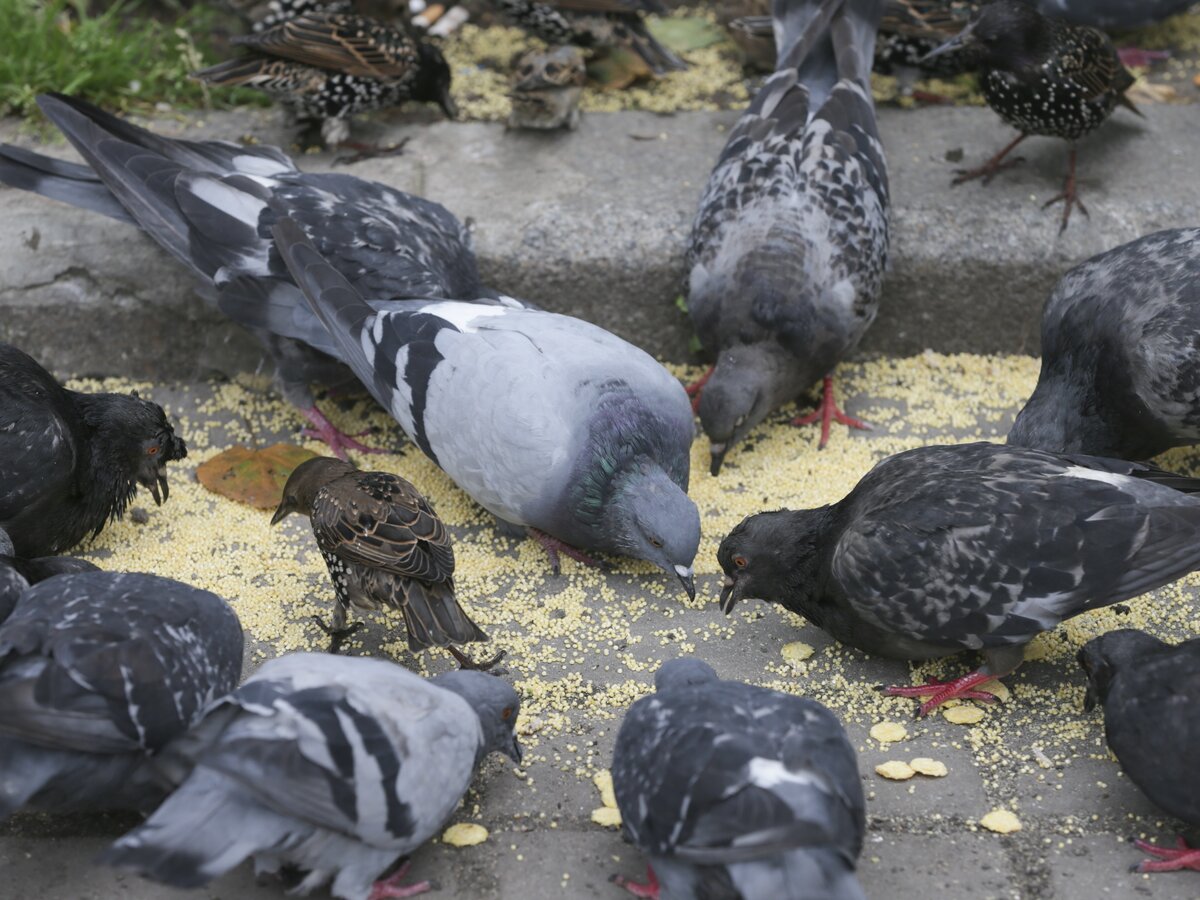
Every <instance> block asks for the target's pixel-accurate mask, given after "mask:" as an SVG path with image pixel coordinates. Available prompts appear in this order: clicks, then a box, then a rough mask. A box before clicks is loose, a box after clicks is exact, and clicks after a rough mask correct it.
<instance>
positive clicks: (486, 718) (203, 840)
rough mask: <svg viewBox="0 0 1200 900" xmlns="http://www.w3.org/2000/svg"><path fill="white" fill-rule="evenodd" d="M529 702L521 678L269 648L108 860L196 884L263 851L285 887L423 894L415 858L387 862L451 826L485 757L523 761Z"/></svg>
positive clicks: (263, 867)
mask: <svg viewBox="0 0 1200 900" xmlns="http://www.w3.org/2000/svg"><path fill="white" fill-rule="evenodd" d="M520 712H521V701H520V698H519V697H518V696H517V692H516V691H515V690H513V688H512V685H510V684H508V683H506V682H505V681H503V680H502V679H500V678H496V677H495V676H492V675H486V674H484V673H482V672H457V671H456V672H444V673H442V674H441V675H436V676H434V677H433V678H430V679H428V680H427V679H424V678H421V677H420V676H418V675H414V674H413V673H412V672H409V671H408V670H407V669H405V668H403V667H402V666H398V665H396V664H395V663H393V662H390V661H387V660H382V659H358V658H350V657H344V656H330V655H328V654H325V653H291V654H288V655H286V656H281V657H279V658H278V659H272V660H268V661H267V662H265V663H263V664H262V666H261V667H260V668H259V669H258V670H257V671H255V672H254V674H252V675H251V676H250V677H249V678H247V679H246V681H245V683H244V684H242V686H241V687H239V688H238V689H237V690H235V691H233V693H231V694H229V695H228V696H227V697H224V698H222V700H221V701H220V702H219V703H218V704H216V705H215V706H214V707H213V708H212V710H211V711H210V713H209V714H208V715H207V716H206V717H205V718H204V719H203V720H202V721H201V722H200V723H199V724H197V725H196V727H195V728H193V729H192V732H191V733H190V734H189V735H188V738H187V740H186V741H181V742H180V743H179V745H178V746H177V747H176V748H173V751H172V752H171V754H170V757H171V760H172V762H175V761H178V764H179V765H178V768H179V769H180V770H181V776H182V777H181V783H180V784H179V786H178V788H176V790H175V792H174V793H172V794H171V796H170V797H168V798H167V799H166V801H165V802H164V803H163V804H162V806H160V807H159V808H158V809H157V810H155V812H154V814H153V815H151V816H150V817H149V818H148V819H147V820H146V821H145V822H144V823H143V824H141V825H139V826H138V827H137V828H135V829H134V830H133V831H131V832H130V833H129V834H127V835H125V836H124V837H122V838H120V839H119V840H118V841H116V843H114V844H113V845H112V847H110V848H109V849H108V850H107V851H105V853H104V854H103V855H102V856H101V858H100V861H101V862H103V863H106V864H108V865H111V866H117V867H119V868H123V869H132V870H134V871H136V872H139V873H140V874H142V875H144V876H146V877H147V878H152V879H154V880H155V881H158V882H160V883H163V884H168V885H172V886H174V887H180V888H195V887H200V886H201V885H204V884H207V883H208V882H209V881H211V880H213V879H214V878H218V877H220V876H221V875H223V874H225V873H226V872H228V871H230V870H231V869H233V868H234V867H235V866H237V865H239V864H240V863H241V862H242V861H243V860H244V859H246V858H248V857H254V868H255V871H256V872H259V873H270V874H276V875H288V874H291V875H294V876H296V877H295V881H296V882H298V883H294V884H292V885H291V886H290V887H291V889H290V890H289V891H288V893H289V894H292V895H295V894H301V895H306V894H309V893H311V892H312V891H313V889H314V888H319V887H321V886H322V885H325V884H327V883H328V884H329V894H330V895H332V896H333V897H339V898H342V900H388V898H403V897H412V896H415V895H417V894H420V893H423V892H424V891H428V890H430V888H431V885H430V884H429V883H428V882H422V883H419V884H403V883H402V879H403V878H404V877H405V875H406V872H407V869H408V864H407V862H404V863H402V864H401V866H400V867H399V869H398V870H397V871H395V872H394V873H393V874H390V875H387V874H386V873H387V872H388V870H389V869H392V868H394V867H395V864H396V862H397V860H403V859H404V858H405V857H407V856H408V855H409V854H411V853H413V852H415V851H416V850H417V848H419V847H420V846H421V845H422V844H424V843H425V842H426V841H428V840H429V839H430V838H432V837H433V836H434V835H435V834H437V833H438V832H439V831H440V830H441V829H442V827H443V826H444V825H445V823H446V820H447V819H449V818H450V816H451V815H452V814H453V813H454V811H455V810H456V809H457V808H458V805H459V802H460V801H461V799H462V797H463V795H464V794H466V792H467V788H469V787H470V786H471V780H472V779H473V778H474V776H475V772H476V770H477V769H478V767H479V765H480V763H482V762H483V760H484V758H485V757H487V756H488V755H489V754H491V753H503V754H504V755H505V756H507V757H508V758H509V759H511V760H512V761H513V762H514V763H516V764H518V765H519V764H520V762H521V745H520V743H519V742H518V740H517V736H516V735H515V734H514V733H513V729H514V726H515V725H516V722H517V718H518V716H519V715H520ZM385 875H386V877H383V876H385ZM377 878H378V879H380V880H378V881H376V880H375V879H377ZM222 893H225V892H222ZM226 896H228V894H226ZM460 896H472V894H471V893H470V892H466V893H461V894H460Z"/></svg>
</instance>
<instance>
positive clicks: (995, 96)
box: [926, 0, 1141, 233]
mask: <svg viewBox="0 0 1200 900" xmlns="http://www.w3.org/2000/svg"><path fill="white" fill-rule="evenodd" d="M964 52H967V53H970V54H972V56H973V58H974V59H975V60H976V62H977V65H978V71H979V76H980V87H981V89H982V91H983V96H984V99H985V100H986V101H987V104H988V106H990V107H991V108H992V109H993V110H994V111H995V112H996V113H997V114H998V115H999V116H1000V118H1002V119H1003V120H1004V121H1005V122H1006V123H1008V124H1009V125H1011V126H1012V127H1013V128H1016V129H1017V130H1018V131H1020V134H1019V135H1017V137H1016V139H1015V140H1013V141H1012V142H1011V143H1009V144H1008V145H1007V146H1006V147H1004V148H1003V149H1002V150H1001V151H1000V152H999V153H997V154H996V155H995V156H993V157H992V158H991V159H989V160H988V161H987V162H986V163H984V164H983V165H982V166H979V167H978V168H975V169H961V170H959V172H958V174H957V177H955V179H954V184H962V183H963V182H966V181H970V180H972V179H974V178H982V179H983V183H984V184H987V183H988V182H989V181H990V180H991V179H992V177H993V176H994V175H995V174H996V173H997V172H999V171H1001V170H1003V169H1006V168H1009V167H1011V166H1013V165H1015V164H1016V163H1017V162H1019V161H1020V157H1017V158H1016V159H1013V160H1010V161H1008V162H1003V160H1004V158H1005V157H1006V156H1007V155H1008V154H1009V153H1010V152H1011V151H1012V150H1013V148H1015V147H1016V146H1017V145H1018V144H1019V143H1021V141H1023V140H1025V138H1027V137H1029V136H1030V135H1031V134H1040V135H1047V136H1050V137H1057V138H1062V139H1063V140H1065V141H1068V142H1069V143H1070V151H1069V152H1068V156H1067V176H1066V179H1065V180H1064V181H1063V189H1062V193H1060V194H1058V195H1057V196H1055V197H1052V198H1051V199H1050V200H1048V201H1046V203H1045V204H1043V206H1051V205H1052V204H1054V203H1058V202H1059V201H1062V203H1063V217H1062V224H1061V226H1060V227H1059V233H1062V232H1063V231H1065V230H1066V227H1067V223H1068V222H1069V221H1070V218H1071V210H1072V209H1074V208H1075V207H1079V209H1080V211H1082V212H1083V214H1084V215H1087V214H1088V211H1087V207H1085V206H1084V205H1083V203H1082V202H1080V200H1079V192H1078V188H1077V186H1076V183H1075V141H1077V140H1078V139H1079V138H1081V137H1083V136H1084V135H1086V134H1088V133H1090V132H1092V131H1094V130H1095V129H1096V128H1098V127H1099V126H1100V125H1101V124H1102V123H1103V122H1104V120H1105V119H1107V118H1108V117H1109V115H1111V114H1112V111H1113V110H1114V109H1115V108H1116V107H1117V105H1118V104H1120V105H1122V106H1125V107H1127V108H1128V109H1130V110H1132V111H1133V112H1135V113H1137V114H1138V115H1141V113H1138V110H1137V107H1136V106H1134V105H1133V102H1132V101H1131V100H1129V98H1128V97H1126V96H1125V92H1126V91H1127V90H1129V88H1130V87H1132V86H1133V82H1134V78H1133V75H1131V74H1130V72H1129V70H1128V69H1126V68H1125V66H1124V65H1122V63H1121V60H1120V57H1119V56H1118V55H1117V51H1116V48H1114V47H1113V44H1112V41H1111V40H1110V39H1109V37H1108V35H1106V34H1105V33H1104V32H1102V31H1099V30H1098V29H1095V28H1089V27H1086V26H1081V25H1070V24H1068V23H1066V22H1063V21H1061V20H1058V19H1048V18H1046V17H1045V16H1043V15H1042V14H1041V13H1039V12H1038V11H1037V10H1036V9H1035V8H1034V7H1032V6H1030V5H1029V4H1028V3H1025V2H1023V0H993V2H991V3H987V4H984V5H983V6H981V7H980V8H979V10H978V11H977V12H976V13H975V15H973V16H972V17H971V19H970V21H969V22H968V23H967V25H966V27H964V28H963V30H962V31H961V32H959V34H958V35H957V36H955V37H953V38H951V39H950V40H949V41H947V42H946V43H945V44H943V45H942V46H941V47H939V48H937V49H936V50H934V51H933V52H932V53H930V54H929V56H928V57H926V59H927V60H928V59H932V58H934V57H937V56H939V55H942V54H945V53H955V54H961V53H964Z"/></svg>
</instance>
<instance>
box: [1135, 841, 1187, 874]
mask: <svg viewBox="0 0 1200 900" xmlns="http://www.w3.org/2000/svg"><path fill="white" fill-rule="evenodd" d="M1133 846H1135V847H1137V848H1138V849H1139V850H1141V851H1142V852H1144V853H1149V854H1150V855H1151V856H1153V857H1155V859H1147V860H1145V861H1143V862H1142V863H1141V864H1140V865H1137V866H1134V867H1133V871H1135V872H1178V871H1179V870H1180V869H1195V870H1196V871H1197V872H1200V848H1195V847H1189V846H1188V845H1187V841H1185V840H1184V839H1183V838H1179V839H1178V840H1177V841H1176V842H1175V849H1173V850H1172V849H1170V848H1167V847H1160V846H1158V844H1148V843H1146V842H1145V841H1134V842H1133Z"/></svg>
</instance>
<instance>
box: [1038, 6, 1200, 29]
mask: <svg viewBox="0 0 1200 900" xmlns="http://www.w3.org/2000/svg"><path fill="white" fill-rule="evenodd" d="M1195 2H1196V0H1038V8H1039V9H1040V10H1041V11H1042V13H1043V14H1044V15H1047V16H1053V17H1055V18H1060V19H1066V20H1067V21H1068V22H1073V23H1074V24H1076V25H1091V26H1093V27H1095V28H1141V27H1142V26H1144V25H1152V24H1154V23H1155V22H1161V21H1162V20H1163V19H1166V18H1168V17H1170V16H1175V15H1178V14H1179V13H1183V12H1187V10H1188V9H1189V8H1190V7H1191V6H1193V5H1194V4H1195Z"/></svg>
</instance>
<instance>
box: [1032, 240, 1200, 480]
mask: <svg viewBox="0 0 1200 900" xmlns="http://www.w3.org/2000/svg"><path fill="white" fill-rule="evenodd" d="M1197 346H1200V228H1173V229H1171V230H1169V231H1159V232H1157V233H1155V234H1148V235H1146V236H1145V237H1141V238H1138V239H1137V240H1136V241H1131V242H1130V243H1128V244H1122V245H1121V246H1120V247H1115V248H1114V249H1112V250H1109V251H1107V252H1106V253H1101V254H1100V255H1099V256H1094V257H1092V258H1091V259H1089V260H1087V261H1086V262H1083V263H1080V264H1079V265H1078V266H1076V267H1075V268H1074V269H1072V270H1071V271H1070V272H1068V273H1067V274H1066V275H1064V276H1063V278H1062V280H1061V281H1060V282H1059V283H1058V286H1057V287H1055V289H1054V292H1053V293H1052V294H1051V295H1050V298H1049V299H1048V300H1047V301H1046V308H1045V310H1044V311H1043V313H1042V370H1041V373H1040V374H1039V375H1038V383H1037V387H1036V388H1034V391H1033V396H1031V397H1030V398H1029V402H1028V403H1026V404H1025V407H1024V409H1022V410H1021V411H1020V412H1019V413H1018V414H1017V419H1016V422H1014V423H1013V427H1012V430H1011V431H1010V432H1009V435H1008V442H1009V443H1010V444H1016V445H1019V446H1022V447H1037V448H1038V449H1041V450H1050V451H1053V452H1055V453H1088V454H1091V455H1095V456H1116V457H1120V458H1122V459H1148V458H1149V457H1151V456H1157V455H1158V454H1159V453H1162V452H1163V451H1164V450H1168V449H1170V448H1171V447H1177V446H1181V445H1184V444H1195V443H1197V442H1198V441H1200V356H1198V355H1197V353H1196V348H1197Z"/></svg>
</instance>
